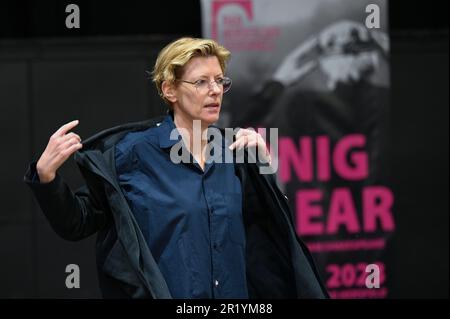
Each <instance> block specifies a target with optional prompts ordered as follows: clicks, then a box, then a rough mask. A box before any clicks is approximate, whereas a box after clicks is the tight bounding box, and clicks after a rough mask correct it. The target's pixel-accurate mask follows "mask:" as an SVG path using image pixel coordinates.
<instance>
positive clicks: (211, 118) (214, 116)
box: [202, 112, 219, 125]
mask: <svg viewBox="0 0 450 319" xmlns="http://www.w3.org/2000/svg"><path fill="white" fill-rule="evenodd" d="M218 120H219V112H217V113H210V112H208V114H203V116H202V122H203V123H205V124H208V125H211V124H213V123H215V122H217V121H218Z"/></svg>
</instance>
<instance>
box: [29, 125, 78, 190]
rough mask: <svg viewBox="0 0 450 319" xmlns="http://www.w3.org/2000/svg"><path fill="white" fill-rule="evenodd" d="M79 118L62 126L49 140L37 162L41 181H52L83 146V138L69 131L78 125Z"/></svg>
mask: <svg viewBox="0 0 450 319" xmlns="http://www.w3.org/2000/svg"><path fill="white" fill-rule="evenodd" d="M78 123H79V122H78V120H76V121H72V122H69V123H67V124H64V125H63V126H61V127H60V128H59V129H58V130H57V131H56V132H55V133H54V134H53V135H52V136H51V137H50V140H49V141H48V144H47V147H46V148H45V151H44V153H42V155H41V157H40V158H39V160H38V162H37V164H36V171H37V173H38V175H39V180H40V181H41V183H49V182H51V181H52V180H53V179H54V178H55V176H56V171H57V170H58V169H59V167H61V165H62V164H63V163H64V162H65V161H66V160H67V159H68V158H69V157H70V155H72V154H73V153H75V152H76V151H78V150H79V149H80V148H82V147H83V145H82V144H81V138H80V137H79V136H78V135H77V134H75V133H73V132H70V133H68V132H69V131H70V130H71V129H73V128H74V127H75V126H77V125H78Z"/></svg>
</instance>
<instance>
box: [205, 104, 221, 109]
mask: <svg viewBox="0 0 450 319" xmlns="http://www.w3.org/2000/svg"><path fill="white" fill-rule="evenodd" d="M219 106H220V105H219V103H211V104H206V105H205V107H206V108H208V109H217V108H219Z"/></svg>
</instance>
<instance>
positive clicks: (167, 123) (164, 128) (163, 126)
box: [156, 111, 227, 148]
mask: <svg viewBox="0 0 450 319" xmlns="http://www.w3.org/2000/svg"><path fill="white" fill-rule="evenodd" d="M173 116H174V115H173V111H167V116H166V117H165V118H164V120H163V121H162V122H161V123H158V124H157V125H158V128H157V129H156V131H157V135H158V140H159V147H161V148H170V147H172V146H174V145H175V144H177V143H178V142H179V141H180V140H181V139H182V138H181V135H180V134H176V136H177V139H173V140H171V139H170V133H171V132H172V130H174V129H177V127H176V125H175V123H174V121H173ZM209 128H216V129H219V128H218V127H217V126H214V125H210V126H209ZM224 141H225V138H223V141H222V144H221V145H220V146H221V147H222V148H225V144H227V143H224ZM212 143H213V144H216V145H219V142H218V141H215V140H214V139H213V141H212Z"/></svg>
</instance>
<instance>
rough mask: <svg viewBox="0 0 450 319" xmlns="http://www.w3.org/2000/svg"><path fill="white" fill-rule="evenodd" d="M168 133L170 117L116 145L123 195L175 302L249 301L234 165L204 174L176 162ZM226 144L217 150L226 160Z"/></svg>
mask: <svg viewBox="0 0 450 319" xmlns="http://www.w3.org/2000/svg"><path fill="white" fill-rule="evenodd" d="M173 129H176V126H175V124H174V122H173V118H172V115H171V114H168V115H167V116H166V118H165V119H164V121H163V122H161V124H160V125H159V126H157V127H152V128H150V129H147V130H144V131H139V132H132V133H128V134H127V135H126V136H125V137H124V138H123V139H122V141H120V142H119V143H118V144H117V145H116V150H115V151H116V154H115V160H116V171H117V176H118V179H119V183H120V186H121V189H122V191H123V193H124V195H125V197H126V199H127V201H128V203H129V205H130V207H131V210H132V212H133V214H134V216H135V218H136V220H137V222H138V224H139V226H140V229H141V231H142V233H143V235H144V237H145V239H146V242H147V245H148V247H149V249H150V251H151V252H152V255H153V256H154V258H155V260H156V262H157V263H158V265H159V267H160V270H161V272H162V274H163V276H164V278H165V280H166V282H167V285H168V287H169V290H170V292H171V294H172V297H173V298H248V292H247V283H246V268H245V230H244V224H243V218H242V191H241V184H240V181H239V178H238V177H237V176H236V175H235V171H234V164H233V163H215V162H212V163H208V162H207V163H206V164H205V167H204V170H202V169H201V167H200V166H199V165H198V163H197V162H196V161H195V160H193V157H192V155H190V153H189V155H190V158H191V161H190V163H178V164H175V163H173V162H172V161H171V159H170V149H171V147H172V146H173V145H175V144H176V143H178V142H179V141H180V143H183V142H182V141H181V137H179V139H178V140H171V139H170V133H171V131H172V130H173ZM181 145H182V146H183V147H184V144H181ZM217 145H218V144H217ZM228 145H229V142H228V141H226V142H225V141H224V142H223V143H222V145H220V146H221V148H222V152H223V154H225V152H230V150H229V149H228ZM186 152H187V150H186Z"/></svg>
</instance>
